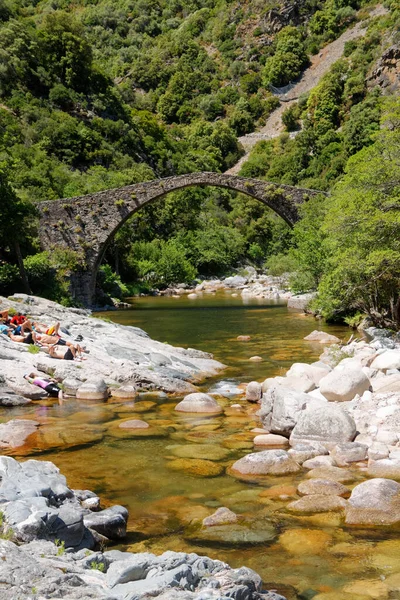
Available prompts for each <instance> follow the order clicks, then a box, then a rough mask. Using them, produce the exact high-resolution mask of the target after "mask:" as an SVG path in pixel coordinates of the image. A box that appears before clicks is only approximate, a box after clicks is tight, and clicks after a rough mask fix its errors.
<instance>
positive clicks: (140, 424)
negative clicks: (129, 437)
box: [118, 419, 150, 429]
mask: <svg viewBox="0 0 400 600" xmlns="http://www.w3.org/2000/svg"><path fill="white" fill-rule="evenodd" d="M118 427H120V428H121V429H147V428H148V427H150V425H149V424H148V423H146V421H141V420H140V419H129V421H123V422H122V423H120V424H119V425H118Z"/></svg>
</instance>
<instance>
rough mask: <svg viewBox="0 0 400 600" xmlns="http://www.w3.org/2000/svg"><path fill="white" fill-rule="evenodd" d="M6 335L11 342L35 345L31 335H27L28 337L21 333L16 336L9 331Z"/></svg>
mask: <svg viewBox="0 0 400 600" xmlns="http://www.w3.org/2000/svg"><path fill="white" fill-rule="evenodd" d="M7 335H8V337H9V338H10V340H12V341H13V342H19V343H21V344H34V343H35V341H34V339H33V334H32V333H28V335H23V334H22V333H20V334H17V335H16V334H15V333H13V332H12V331H9V332H8V333H7Z"/></svg>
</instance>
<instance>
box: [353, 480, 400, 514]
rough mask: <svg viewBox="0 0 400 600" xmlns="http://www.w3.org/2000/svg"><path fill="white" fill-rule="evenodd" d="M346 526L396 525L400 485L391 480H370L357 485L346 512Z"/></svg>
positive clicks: (398, 512)
mask: <svg viewBox="0 0 400 600" xmlns="http://www.w3.org/2000/svg"><path fill="white" fill-rule="evenodd" d="M346 523H347V524H348V525H398V524H399V523H400V483H398V482H397V481H393V480H392V479H382V478H377V479H370V480H368V481H364V482H363V483H360V484H359V485H357V486H356V487H355V488H354V489H353V491H352V493H351V496H350V498H349V503H348V507H347V510H346Z"/></svg>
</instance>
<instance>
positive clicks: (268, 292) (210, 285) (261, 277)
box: [157, 267, 314, 310]
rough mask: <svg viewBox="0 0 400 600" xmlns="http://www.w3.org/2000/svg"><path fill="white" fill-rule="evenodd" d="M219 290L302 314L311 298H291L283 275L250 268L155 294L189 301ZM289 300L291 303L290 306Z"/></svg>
mask: <svg viewBox="0 0 400 600" xmlns="http://www.w3.org/2000/svg"><path fill="white" fill-rule="evenodd" d="M221 290H224V291H230V292H231V293H232V296H235V295H237V296H239V295H240V296H242V297H243V298H265V299H270V300H286V301H287V302H288V306H289V308H296V309H298V310H303V309H304V308H305V307H306V305H307V304H308V302H309V301H310V300H311V299H312V298H313V297H314V294H304V295H303V296H301V297H298V296H295V295H294V294H293V293H292V292H291V291H290V289H289V285H288V275H287V274H286V275H282V276H279V277H276V276H273V275H267V274H265V273H262V274H258V273H257V271H256V269H254V267H247V268H246V269H243V273H242V274H241V275H232V276H230V277H225V278H224V279H209V280H204V281H202V282H201V283H198V284H197V285H195V286H190V285H187V284H180V285H178V286H175V287H169V288H167V289H166V290H163V291H161V292H157V293H159V294H160V295H165V296H172V297H174V298H180V297H181V296H184V295H187V296H188V297H189V298H198V297H201V296H202V295H203V294H216V293H217V292H219V291H221ZM292 298H293V299H294V301H293V302H292Z"/></svg>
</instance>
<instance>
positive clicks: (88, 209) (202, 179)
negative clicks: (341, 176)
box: [38, 172, 321, 306]
mask: <svg viewBox="0 0 400 600" xmlns="http://www.w3.org/2000/svg"><path fill="white" fill-rule="evenodd" d="M194 185H202V186H203V185H206V186H218V187H224V188H229V189H231V190H235V191H236V192H240V193H242V194H246V195H247V196H251V197H253V198H256V199H257V200H259V201H260V202H263V203H264V204H266V205H267V206H269V208H271V209H272V210H273V211H275V212H276V213H277V214H278V215H279V216H280V217H282V219H284V220H285V221H286V223H288V224H289V225H290V226H291V227H293V225H294V223H296V221H297V220H298V219H299V213H298V210H297V207H298V205H299V204H301V203H302V202H304V201H306V200H308V199H309V198H310V197H312V196H315V195H317V194H320V193H321V192H319V191H317V190H307V189H301V188H295V187H291V186H287V185H278V184H276V183H268V182H266V181H261V180H259V179H247V178H245V177H238V176H235V175H228V174H223V173H207V172H202V173H189V174H188V175H178V176H176V177H167V178H165V179H157V180H155V181H146V182H143V183H136V184H133V185H128V186H126V187H123V188H118V189H113V190H106V191H104V192H97V193H94V194H88V195H87V196H81V197H78V198H68V199H64V200H52V201H46V202H40V203H39V204H38V210H39V213H40V224H39V235H40V240H41V244H42V247H43V249H45V250H50V251H51V250H53V249H54V248H56V247H57V248H59V247H61V248H66V249H68V248H69V249H71V250H73V251H75V252H77V253H78V255H79V257H80V261H81V264H82V267H81V269H80V270H79V271H77V272H74V273H73V274H72V276H71V292H72V295H73V297H74V298H75V299H76V300H77V301H78V302H81V303H82V304H83V305H85V306H90V305H91V304H92V301H93V297H94V291H95V286H96V275H97V270H98V268H99V266H100V264H101V261H102V259H103V256H104V252H105V250H106V248H107V246H108V244H109V242H110V241H111V240H112V238H113V236H114V235H115V233H116V232H117V231H118V229H119V228H120V227H121V226H122V225H123V224H124V223H125V221H126V220H127V219H128V218H129V217H130V216H131V215H132V214H133V213H135V212H136V211H138V210H139V209H140V208H142V206H145V205H146V204H149V203H150V202H153V201H154V200H157V199H158V198H162V197H163V196H165V195H166V194H168V193H169V192H173V191H174V190H179V189H182V188H186V187H190V186H194Z"/></svg>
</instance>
